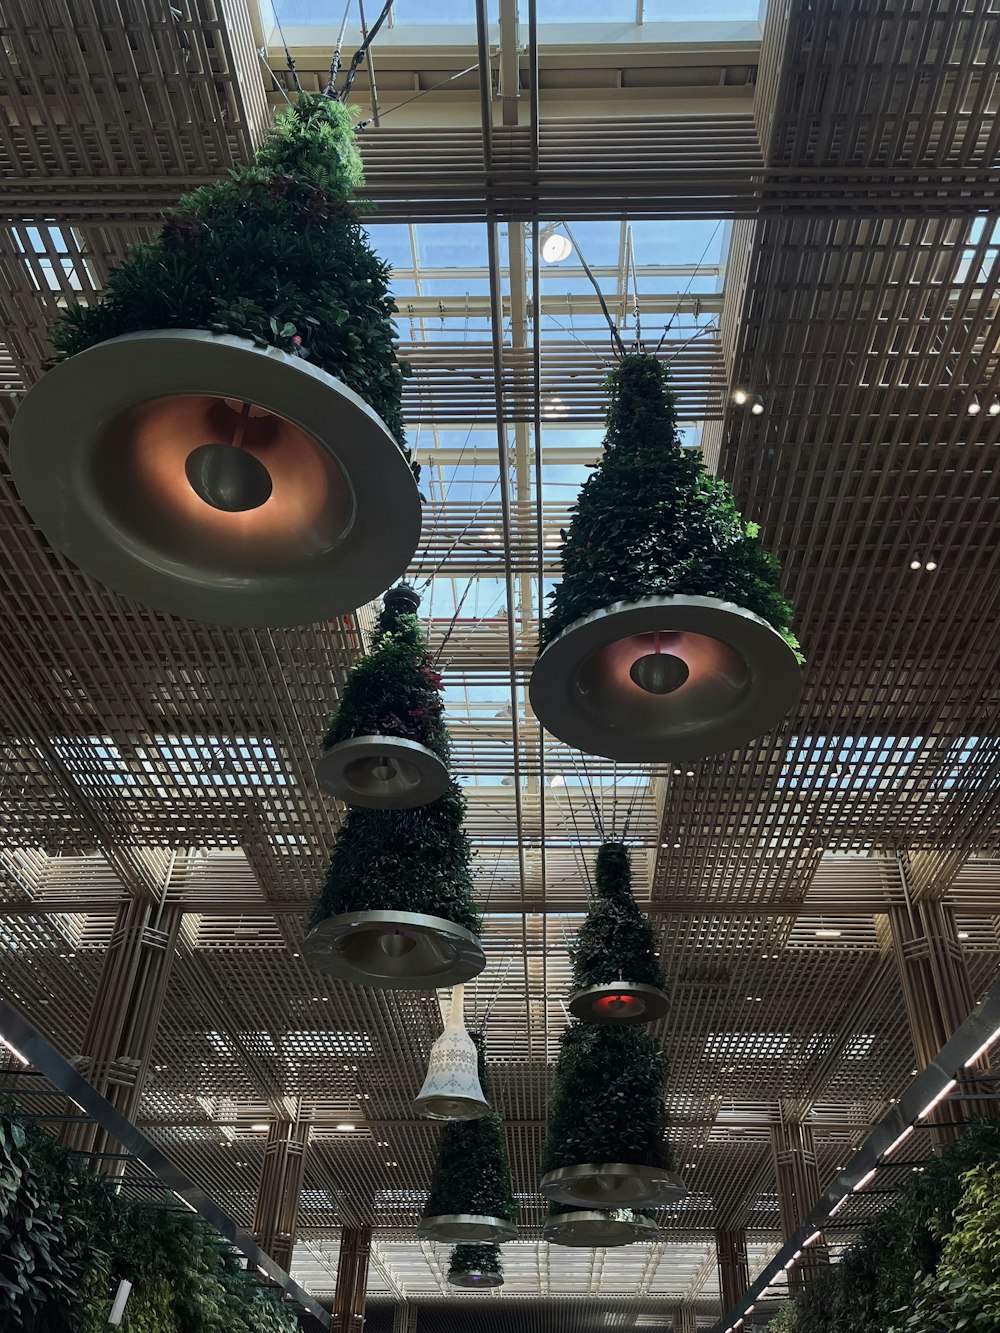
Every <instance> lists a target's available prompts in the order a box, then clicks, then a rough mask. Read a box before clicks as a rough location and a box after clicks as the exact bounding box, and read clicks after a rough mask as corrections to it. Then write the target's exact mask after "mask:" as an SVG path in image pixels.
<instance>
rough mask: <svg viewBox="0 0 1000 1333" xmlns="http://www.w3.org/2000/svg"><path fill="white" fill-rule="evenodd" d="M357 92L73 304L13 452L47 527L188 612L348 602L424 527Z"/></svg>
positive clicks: (304, 618) (345, 605) (94, 569)
mask: <svg viewBox="0 0 1000 1333" xmlns="http://www.w3.org/2000/svg"><path fill="white" fill-rule="evenodd" d="M361 184H362V174H361V159H360V156H359V153H358V149H357V144H356V142H355V136H354V131H353V129H352V123H351V113H350V111H349V110H348V108H347V107H346V106H345V105H344V104H343V103H341V102H340V101H338V100H337V99H336V98H334V97H327V96H306V95H303V96H301V97H300V98H299V100H298V102H297V103H296V104H295V105H294V106H290V107H289V108H288V109H287V110H285V111H283V112H281V114H280V115H279V116H278V119H277V123H276V125H275V127H274V130H273V132H272V133H271V134H270V135H269V136H268V137H267V138H266V139H265V141H264V142H263V143H262V145H261V146H260V148H259V149H258V150H257V152H256V153H255V155H254V158H253V160H252V161H251V162H250V163H249V164H248V165H241V166H237V167H234V168H233V169H232V170H231V171H229V172H228V173H227V175H226V177H225V178H224V179H223V180H220V181H216V182H214V183H212V184H207V185H203V186H201V187H200V188H198V189H196V190H194V191H192V192H191V193H190V194H187V195H184V196H183V197H182V199H181V200H180V202H179V204H178V205H177V207H176V208H175V209H173V210H172V211H171V213H170V214H169V215H168V217H167V219H166V221H165V222H164V224H163V226H162V228H161V229H160V232H159V234H158V235H157V236H156V237H155V238H154V239H153V240H152V241H149V242H145V243H143V244H140V245H136V246H134V247H133V248H132V249H131V251H130V252H129V254H128V255H127V256H126V258H125V259H123V261H122V262H121V263H120V264H118V265H116V266H115V267H114V268H113V269H112V270H111V271H110V272H109V274H108V275H107V280H106V286H105V290H104V293H103V294H102V296H101V298H100V299H99V300H97V301H95V302H94V303H93V304H90V305H74V306H71V307H70V308H69V309H67V310H66V311H65V313H64V314H63V315H61V316H60V318H59V320H58V321H57V323H56V325H55V327H54V329H53V331H52V335H51V337H52V342H53V344H54V346H55V348H56V349H57V353H58V356H57V359H56V364H55V365H54V366H53V367H52V368H51V369H50V370H49V371H48V372H47V373H46V374H45V375H44V376H42V378H41V379H40V380H39V381H38V383H37V384H35V385H34V386H33V387H32V389H31V391H30V392H29V393H28V394H27V395H26V397H25V398H24V400H23V402H22V403H21V404H20V406H19V408H18V412H17V415H16V417H15V421H14V423H13V428H12V431H11V466H12V469H13V472H14V476H15V480H16V482H17V487H18V491H19V494H20V496H21V499H22V501H23V503H24V504H25V506H26V507H27V508H28V510H29V511H30V512H31V514H32V517H33V518H34V519H35V521H36V522H37V523H38V525H39V527H40V528H41V529H42V531H43V532H44V533H45V535H46V537H47V538H48V540H49V541H50V542H51V543H52V545H53V546H55V547H56V549H58V550H60V551H62V552H63V553H64V554H66V555H68V556H69V557H70V558H71V559H73V560H75V561H76V562H77V563H78V564H80V565H81V566H82V567H83V568H84V569H86V570H87V571H88V572H89V573H91V574H92V575H94V576H95V577H97V578H98V579H100V580H101V581H102V582H104V583H106V584H107V585H108V586H110V587H112V588H114V589H115V590H117V591H118V592H121V593H124V594H126V595H127V596H130V597H134V598H136V599H137V600H139V601H141V602H143V603H145V604H147V605H151V606H154V607H156V608H157V609H159V610H163V611H167V612H170V613H172V614H178V615H184V616H191V617H194V618H196V619H200V620H208V621H212V622H215V623H221V624H230V625H245V626H263V627H280V626H291V625H304V624H312V623H314V622H317V621H321V620H327V619H330V618H333V617H336V616H340V615H345V614H349V613H351V612H353V611H354V610H355V609H356V608H357V607H358V606H360V605H363V604H364V603H366V602H369V601H371V600H372V598H373V597H376V596H378V595H379V594H380V593H381V592H383V590H384V589H385V588H386V587H387V586H388V585H389V584H390V583H391V582H393V581H394V580H395V579H397V578H399V577H400V575H401V574H402V572H403V570H404V569H405V568H406V566H407V564H408V563H409V561H410V560H411V559H412V556H413V553H414V551H415V549H416V546H417V542H418V541H419V537H420V497H419V493H418V491H417V487H416V481H415V478H416V473H417V469H416V468H415V466H414V465H413V462H412V458H411V456H410V454H409V452H408V451H407V449H406V445H405V438H404V432H403V420H402V406H401V404H402V386H403V379H404V375H405V373H406V370H407V368H406V367H405V366H404V365H403V364H401V363H400V362H398V361H397V359H396V353H395V346H394V340H395V325H394V323H393V315H394V312H395V309H396V307H395V303H394V301H393V298H392V296H391V294H390V292H389V287H388V280H389V268H388V265H387V264H385V263H384V262H383V261H382V260H381V259H379V257H378V256H377V255H376V254H375V252H374V250H373V249H372V246H371V244H370V243H369V239H368V235H367V233H366V231H365V229H364V227H363V226H362V225H361V222H360V221H359V219H358V217H357V205H356V203H355V202H354V196H355V194H356V192H357V190H358V189H359V187H360V186H361Z"/></svg>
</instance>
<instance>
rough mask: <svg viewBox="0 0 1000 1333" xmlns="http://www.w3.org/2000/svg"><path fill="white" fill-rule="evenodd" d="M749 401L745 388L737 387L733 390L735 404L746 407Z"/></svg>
mask: <svg viewBox="0 0 1000 1333" xmlns="http://www.w3.org/2000/svg"><path fill="white" fill-rule="evenodd" d="M749 401H750V394H749V392H748V391H747V390H746V389H744V388H739V389H734V390H733V402H734V403H735V404H736V406H737V407H746V405H747V403H748V402H749Z"/></svg>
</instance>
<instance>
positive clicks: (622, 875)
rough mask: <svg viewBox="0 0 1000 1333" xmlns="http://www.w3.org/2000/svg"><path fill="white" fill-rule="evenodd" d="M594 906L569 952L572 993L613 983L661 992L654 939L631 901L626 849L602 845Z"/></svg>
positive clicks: (615, 845)
mask: <svg viewBox="0 0 1000 1333" xmlns="http://www.w3.org/2000/svg"><path fill="white" fill-rule="evenodd" d="M594 887H595V890H596V895H597V901H596V902H595V903H594V905H593V906H592V907H591V909H590V911H589V912H588V913H587V915H586V917H585V918H584V921H583V923H582V925H581V926H580V929H579V931H578V932H577V936H576V942H575V944H574V945H573V947H572V949H571V951H570V957H571V958H572V962H573V985H574V988H575V989H577V990H583V989H586V988H587V987H589V986H601V985H605V984H610V983H614V982H617V981H631V982H639V983H641V984H643V985H647V986H656V987H658V988H661V989H662V987H663V985H664V983H665V978H664V975H663V969H662V968H661V967H660V963H659V957H658V952H659V951H658V949H657V946H656V935H655V933H654V931H653V927H652V925H651V924H650V921H649V918H648V917H647V916H646V915H645V913H644V912H643V911H642V909H641V908H640V907H639V904H638V903H637V902H636V901H635V899H634V898H633V896H632V868H631V863H630V858H629V853H628V849H627V848H626V847H625V846H624V844H623V843H620V842H606V843H604V844H603V845H602V846H601V847H600V848H599V849H598V852H597V865H596V870H595V875H594Z"/></svg>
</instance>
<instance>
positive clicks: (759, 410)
mask: <svg viewBox="0 0 1000 1333" xmlns="http://www.w3.org/2000/svg"><path fill="white" fill-rule="evenodd" d="M750 411H751V412H752V413H753V414H754V416H755V417H761V416H763V415H764V400H763V398H761V396H760V394H759V393H755V394H754V396H753V401H752V402H751V404H750Z"/></svg>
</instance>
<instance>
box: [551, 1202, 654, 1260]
mask: <svg viewBox="0 0 1000 1333" xmlns="http://www.w3.org/2000/svg"><path fill="white" fill-rule="evenodd" d="M658 1234H659V1233H658V1231H657V1227H656V1223H655V1222H654V1221H653V1220H652V1218H649V1217H642V1216H641V1215H640V1214H639V1213H633V1212H632V1211H631V1210H630V1209H626V1208H619V1209H615V1210H614V1211H613V1212H606V1213H601V1212H597V1211H596V1210H594V1209H585V1210H580V1211H579V1212H572V1213H554V1214H553V1215H552V1216H551V1217H549V1218H547V1219H546V1222H545V1227H544V1229H543V1231H542V1237H543V1239H544V1240H547V1241H549V1242H550V1243H551V1244H552V1245H564V1246H567V1247H568V1248H570V1249H574V1250H597V1249H600V1248H602V1247H604V1246H607V1247H608V1248H610V1247H612V1246H615V1245H633V1244H635V1242H636V1241H642V1240H645V1241H649V1240H656V1237H657V1235H658Z"/></svg>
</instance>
